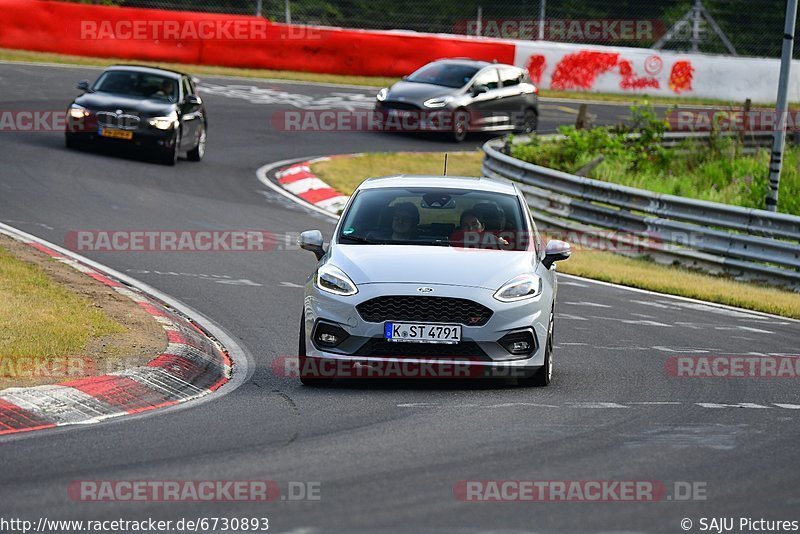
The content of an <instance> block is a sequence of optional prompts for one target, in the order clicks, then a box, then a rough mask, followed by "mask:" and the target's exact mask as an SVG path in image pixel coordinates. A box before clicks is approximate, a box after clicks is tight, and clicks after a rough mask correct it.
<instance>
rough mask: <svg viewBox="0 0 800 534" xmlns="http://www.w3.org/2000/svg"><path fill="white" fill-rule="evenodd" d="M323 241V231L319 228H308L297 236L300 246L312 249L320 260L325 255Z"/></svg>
mask: <svg viewBox="0 0 800 534" xmlns="http://www.w3.org/2000/svg"><path fill="white" fill-rule="evenodd" d="M322 243H323V241H322V232H320V231H319V230H306V231H305V232H303V233H302V234H300V237H298V238H297V244H298V245H300V248H302V249H303V250H310V251H311V252H313V253H314V255H315V256H316V257H317V259H318V260H319V259H321V258H322V256H324V255H325V249H323V248H322Z"/></svg>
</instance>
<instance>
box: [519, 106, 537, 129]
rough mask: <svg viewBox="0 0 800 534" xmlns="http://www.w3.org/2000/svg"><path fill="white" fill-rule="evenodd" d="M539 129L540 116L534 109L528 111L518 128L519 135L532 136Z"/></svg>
mask: <svg viewBox="0 0 800 534" xmlns="http://www.w3.org/2000/svg"><path fill="white" fill-rule="evenodd" d="M538 127H539V115H538V114H537V113H536V111H535V110H533V109H526V110H525V113H524V114H523V115H522V123H521V124H520V125H519V127H518V128H517V133H521V134H530V133H534V132H536V128H538Z"/></svg>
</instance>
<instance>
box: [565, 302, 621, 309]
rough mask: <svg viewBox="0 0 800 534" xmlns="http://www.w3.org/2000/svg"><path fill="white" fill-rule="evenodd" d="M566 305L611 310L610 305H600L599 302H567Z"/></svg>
mask: <svg viewBox="0 0 800 534" xmlns="http://www.w3.org/2000/svg"><path fill="white" fill-rule="evenodd" d="M564 304H569V305H570V306H588V307H590V308H610V307H611V306H609V305H608V304H600V303H599V302H583V301H581V302H565V303H564Z"/></svg>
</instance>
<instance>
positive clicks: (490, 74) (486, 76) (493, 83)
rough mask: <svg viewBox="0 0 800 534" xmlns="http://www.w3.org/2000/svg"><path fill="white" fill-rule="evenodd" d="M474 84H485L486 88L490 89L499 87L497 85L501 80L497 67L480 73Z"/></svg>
mask: <svg viewBox="0 0 800 534" xmlns="http://www.w3.org/2000/svg"><path fill="white" fill-rule="evenodd" d="M474 85H485V86H486V88H487V89H489V90H490V91H491V90H492V89H497V87H498V86H499V82H498V79H497V69H489V70H486V71H484V72H482V73H480V74H479V75H478V77H477V78H475V84H474Z"/></svg>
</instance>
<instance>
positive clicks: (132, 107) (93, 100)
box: [75, 93, 176, 116]
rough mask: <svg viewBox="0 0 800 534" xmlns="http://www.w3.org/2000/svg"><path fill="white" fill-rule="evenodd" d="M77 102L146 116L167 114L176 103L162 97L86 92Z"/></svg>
mask: <svg viewBox="0 0 800 534" xmlns="http://www.w3.org/2000/svg"><path fill="white" fill-rule="evenodd" d="M75 103H76V104H78V105H79V106H83V107H85V108H87V109H90V110H92V111H116V110H118V109H121V110H122V111H125V112H128V113H129V112H132V111H134V112H137V113H140V114H142V115H144V116H157V115H167V114H169V113H170V112H172V111H173V110H175V108H176V105H175V104H173V103H170V102H167V101H165V100H164V99H161V98H136V97H132V96H124V95H117V94H110V93H84V94H82V95H81V96H79V97H78V98H76V99H75Z"/></svg>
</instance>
